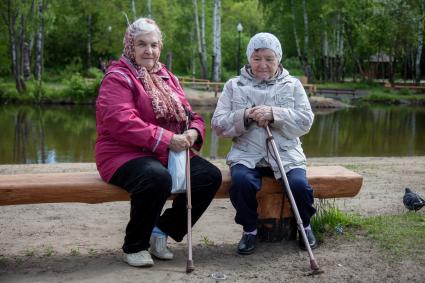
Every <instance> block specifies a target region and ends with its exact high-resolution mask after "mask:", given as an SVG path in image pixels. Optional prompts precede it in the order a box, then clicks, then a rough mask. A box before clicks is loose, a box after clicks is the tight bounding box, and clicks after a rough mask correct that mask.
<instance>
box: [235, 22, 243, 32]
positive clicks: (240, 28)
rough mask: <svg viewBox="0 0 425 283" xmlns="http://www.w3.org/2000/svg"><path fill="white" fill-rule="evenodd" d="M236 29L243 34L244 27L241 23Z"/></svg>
mask: <svg viewBox="0 0 425 283" xmlns="http://www.w3.org/2000/svg"><path fill="white" fill-rule="evenodd" d="M236 29H237V31H238V32H242V31H243V26H242V24H241V23H238V25H237V26H236Z"/></svg>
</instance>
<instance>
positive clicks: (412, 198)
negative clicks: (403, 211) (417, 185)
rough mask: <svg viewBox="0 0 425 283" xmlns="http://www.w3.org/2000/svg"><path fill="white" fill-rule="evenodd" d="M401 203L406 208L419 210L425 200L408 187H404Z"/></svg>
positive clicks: (424, 204)
mask: <svg viewBox="0 0 425 283" xmlns="http://www.w3.org/2000/svg"><path fill="white" fill-rule="evenodd" d="M403 204H404V206H405V207H406V208H407V209H408V210H415V211H416V210H419V209H421V208H422V207H423V206H425V200H424V199H423V198H421V197H420V196H419V195H418V194H417V193H415V192H413V191H412V190H411V189H409V188H405V192H404V196H403Z"/></svg>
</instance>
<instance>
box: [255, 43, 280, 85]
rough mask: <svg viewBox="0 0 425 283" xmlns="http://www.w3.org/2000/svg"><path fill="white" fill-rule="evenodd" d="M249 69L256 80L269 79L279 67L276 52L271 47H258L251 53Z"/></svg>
mask: <svg viewBox="0 0 425 283" xmlns="http://www.w3.org/2000/svg"><path fill="white" fill-rule="evenodd" d="M249 63H250V64H251V70H252V73H253V74H254V76H255V78H256V79H258V80H268V79H271V78H272V77H273V76H274V74H275V73H276V71H277V68H278V67H279V62H278V60H277V57H276V54H275V53H274V51H273V50H271V49H266V48H264V49H258V50H256V51H254V53H252V55H251V60H250V62H249Z"/></svg>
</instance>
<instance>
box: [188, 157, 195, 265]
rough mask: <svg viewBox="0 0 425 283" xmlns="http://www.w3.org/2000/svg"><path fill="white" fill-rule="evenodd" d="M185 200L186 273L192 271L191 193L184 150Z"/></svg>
mask: <svg viewBox="0 0 425 283" xmlns="http://www.w3.org/2000/svg"><path fill="white" fill-rule="evenodd" d="M186 198H187V265H186V272H187V273H190V272H192V271H193V270H194V266H193V260H192V192H191V185H190V149H187V150H186Z"/></svg>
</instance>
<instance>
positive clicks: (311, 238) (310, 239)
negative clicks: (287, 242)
mask: <svg viewBox="0 0 425 283" xmlns="http://www.w3.org/2000/svg"><path fill="white" fill-rule="evenodd" d="M304 231H305V235H306V236H307V240H308V243H309V245H310V248H311V249H312V250H314V249H315V248H317V241H316V237H315V236H314V234H313V230H311V229H308V230H304ZM298 236H299V239H298V240H299V244H300V248H301V249H302V250H307V248H306V247H305V245H304V241H303V237H302V235H301V233H300V232H298Z"/></svg>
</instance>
